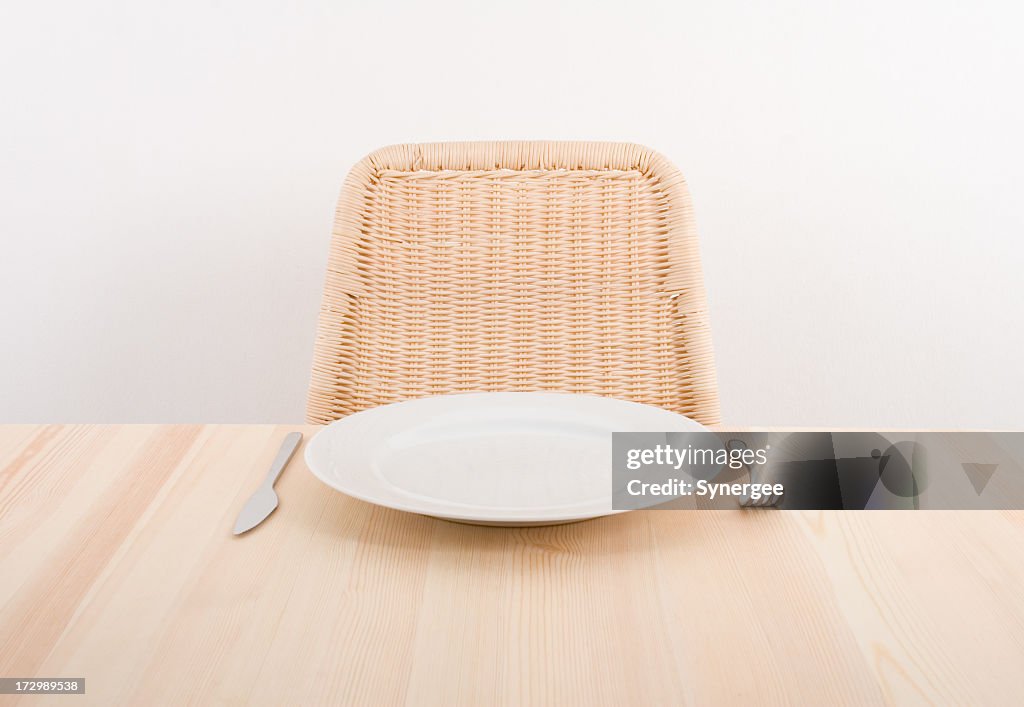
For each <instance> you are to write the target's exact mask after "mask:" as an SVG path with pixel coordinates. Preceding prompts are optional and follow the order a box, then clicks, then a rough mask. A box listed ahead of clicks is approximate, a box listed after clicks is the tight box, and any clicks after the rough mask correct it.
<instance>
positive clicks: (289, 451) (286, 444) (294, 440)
mask: <svg viewBox="0 0 1024 707" xmlns="http://www.w3.org/2000/svg"><path fill="white" fill-rule="evenodd" d="M301 441H302V433H301V432H292V433H290V434H289V435H288V436H287V437H285V438H284V441H283V442H282V443H281V449H279V450H278V452H277V456H276V457H274V463H273V464H272V465H271V466H270V471H269V472H267V478H266V479H264V481H263V485H264V486H266V487H268V488H274V484H275V483H276V482H277V477H279V476H280V475H281V472H282V471H284V468H285V466H286V465H287V464H288V460H289V459H291V458H292V455H293V454H295V450H296V449H297V448H298V446H299V442H301Z"/></svg>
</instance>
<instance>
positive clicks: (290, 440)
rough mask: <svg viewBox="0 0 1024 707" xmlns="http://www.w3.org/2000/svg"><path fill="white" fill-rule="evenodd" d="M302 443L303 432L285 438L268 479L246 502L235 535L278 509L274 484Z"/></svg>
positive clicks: (250, 527) (250, 528)
mask: <svg viewBox="0 0 1024 707" xmlns="http://www.w3.org/2000/svg"><path fill="white" fill-rule="evenodd" d="M301 441H302V433H301V432H292V433H290V434H289V435H288V436H287V437H285V438H284V441H283V442H282V443H281V448H280V449H279V450H278V452H277V456H276V457H274V463H273V464H271V465H270V471H269V472H267V477H266V478H265V479H264V480H263V483H262V484H260V487H259V488H258V489H256V492H255V493H254V494H253V495H252V496H250V497H249V500H248V501H246V502H245V505H244V506H243V507H242V512H241V513H239V514H238V520H236V521H235V528H234V531H233V532H234V534H235V535H241V534H242V533H244V532H247V531H249V530H252V529H253V528H255V527H256V526H257V525H259V524H260V523H262V522H263V521H264V520H266V518H267V516H269V515H270V514H271V513H273V512H274V509H275V508H277V504H278V499H277V492H276V491H274V483H275V482H276V481H277V478H278V477H279V476H280V475H281V472H282V471H284V468H285V466H287V465H288V460H289V459H291V458H292V455H293V454H294V453H295V450H296V449H297V448H298V446H299V442H301Z"/></svg>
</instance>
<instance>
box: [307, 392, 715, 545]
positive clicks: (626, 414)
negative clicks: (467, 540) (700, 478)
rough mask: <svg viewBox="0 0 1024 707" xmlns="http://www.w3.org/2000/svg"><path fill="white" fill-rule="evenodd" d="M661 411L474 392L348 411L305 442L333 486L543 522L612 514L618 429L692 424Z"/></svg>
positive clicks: (314, 465) (404, 506)
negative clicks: (615, 438) (614, 450)
mask: <svg viewBox="0 0 1024 707" xmlns="http://www.w3.org/2000/svg"><path fill="white" fill-rule="evenodd" d="M703 429H705V428H704V427H703V426H702V425H700V424H699V423H697V422H695V421H693V420H691V419H689V418H687V417H684V416H682V415H678V414H676V413H673V412H668V411H667V410H662V409H661V408H656V407H653V406H650V405H641V404H639V403H631V402H628V401H625V400H617V399H615V398H602V397H599V396H596V395H571V394H562V393H467V394H463V395H440V396H436V397H430V398H419V399H416V400H408V401H405V402H401V403H394V404H392V405H384V406H381V407H377V408H372V409H370V410H364V411H363V412H359V413H355V414H354V415H349V416H348V417H344V418H342V419H340V420H338V421H336V422H333V423H331V424H330V425H328V426H327V427H325V428H324V429H323V430H321V431H320V432H319V433H318V434H317V435H316V436H315V437H313V439H312V440H311V441H310V443H309V444H308V445H307V446H306V463H307V465H308V466H309V468H310V470H311V471H312V472H313V474H314V475H316V477H317V478H319V479H320V480H321V481H323V482H324V483H325V484H327V485H328V486H330V487H332V488H335V489H337V490H338V491H341V492H342V493H345V494H348V495H349V496H354V497H355V498H358V499H362V500H363V501H369V502H370V503H376V504H379V505H381V506H387V507H388V508H395V509H398V510H401V511H409V512H412V513H422V514H424V515H430V516H436V517H438V518H446V519H448V520H455V521H461V522H463V523H479V524H484V525H547V524H554V523H567V522H570V521H576V520H584V519H586V518H596V517H598V516H603V515H609V514H611V513H616V512H618V511H613V510H612V504H611V498H612V483H611V477H612V471H611V467H612V432H693V431H699V430H703Z"/></svg>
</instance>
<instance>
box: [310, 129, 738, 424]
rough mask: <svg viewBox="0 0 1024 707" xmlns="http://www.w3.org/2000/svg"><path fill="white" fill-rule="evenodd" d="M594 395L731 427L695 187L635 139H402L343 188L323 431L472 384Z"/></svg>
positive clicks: (322, 366)
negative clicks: (722, 401) (723, 417)
mask: <svg viewBox="0 0 1024 707" xmlns="http://www.w3.org/2000/svg"><path fill="white" fill-rule="evenodd" d="M517 390H526V391H540V390H544V391H562V392H574V393H596V394H599V395H605V396H610V397H616V398H623V399H626V400H634V401H637V402H641V403H648V404H651V405H657V406H660V407H663V408H666V409H668V410H673V411H676V412H679V413H682V414H684V415H688V416H690V417H692V418H694V419H696V420H698V421H700V422H702V423H705V424H714V423H717V422H718V421H719V412H718V392H717V386H716V380H715V369H714V360H713V357H712V351H711V336H710V332H709V328H708V318H707V310H706V305H705V297H704V287H703V281H702V275H701V268H700V257H699V253H698V249H697V236H696V233H695V230H694V225H693V216H692V211H691V206H690V197H689V194H688V191H687V188H686V184H685V182H684V180H683V178H682V176H681V175H680V173H679V171H678V170H677V169H676V168H675V167H673V166H672V165H671V164H670V163H669V162H668V161H667V160H666V159H665V158H663V157H662V156H661V155H659V154H657V153H655V152H652V151H651V150H649V149H647V148H644V147H640V146H638V145H631V144H624V143H585V142H476V143H436V144H422V145H395V146H392V147H386V148H383V149H381V150H378V151H376V152H374V153H373V154H371V155H370V156H369V157H367V158H366V159H364V160H363V161H362V162H360V163H359V164H358V165H356V166H355V168H354V169H353V170H352V172H351V174H350V175H349V177H348V179H347V181H346V182H345V185H344V188H343V190H342V193H341V198H340V200H339V202H338V208H337V212H336V220H335V226H334V233H333V238H332V242H331V251H330V258H329V264H328V270H327V280H326V285H325V287H324V295H323V304H322V307H321V313H320V320H319V327H318V331H317V339H316V348H315V354H314V361H313V373H312V381H311V385H310V391H309V401H308V406H307V419H308V421H309V422H311V423H326V422H329V421H331V420H335V419H337V418H339V417H342V416H344V415H347V414H349V413H353V412H357V411H359V410H363V409H365V408H369V407H373V406H376V405H382V404H385V403H391V402H396V401H399V400H405V399H408V398H415V397H421V396H426V395H436V394H442V393H458V392H469V391H517Z"/></svg>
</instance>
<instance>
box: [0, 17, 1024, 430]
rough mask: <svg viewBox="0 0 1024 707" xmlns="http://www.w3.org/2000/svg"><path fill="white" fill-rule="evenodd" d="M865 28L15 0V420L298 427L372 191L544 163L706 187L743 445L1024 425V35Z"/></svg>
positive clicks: (4, 201) (700, 210) (2, 83)
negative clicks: (518, 157)
mask: <svg viewBox="0 0 1024 707" xmlns="http://www.w3.org/2000/svg"><path fill="white" fill-rule="evenodd" d="M767 5H771V6H770V7H769V6H767ZM845 5H846V7H845V8H844V9H841V8H840V7H838V4H837V3H830V2H820V0H798V1H791V2H777V3H770V4H763V3H752V2H693V1H687V2H681V3H676V2H666V3H664V4H662V5H653V4H645V3H640V2H616V3H608V4H601V3H596V2H585V3H583V2H581V3H576V4H572V5H563V4H560V3H558V2H552V1H547V2H541V3H527V2H516V3H479V2H478V3H465V4H463V5H458V4H456V3H452V2H433V3H418V4H415V5H414V4H412V3H409V4H407V5H401V4H396V5H388V4H386V3H370V2H365V3H355V2H353V3H349V4H348V6H342V4H341V3H339V2H322V3H311V2H310V3H296V2H284V1H282V2H266V1H265V0H259V1H253V0H250V1H248V2H219V3H210V2H202V3H194V2H175V3H149V2H146V3H140V2H135V3H128V2H125V3H123V4H122V5H120V6H114V5H108V4H107V3H102V2H89V3H81V2H72V1H71V0H64V1H62V2H32V3H28V2H25V3H4V4H3V6H2V9H0V72H2V73H0V239H2V244H0V245H2V247H0V318H2V320H0V372H2V373H0V376H2V377H0V421H4V422H29V421H239V422H249V421H253V422H256V421H279V422H280V421H299V420H301V419H302V417H303V405H304V396H305V388H306V381H307V376H308V370H309V365H310V360H311V349H312V341H313V331H314V325H315V318H316V313H317V307H318V303H319V292H320V287H321V283H322V278H323V271H324V267H325V262H326V254H327V245H328V238H329V232H330V226H331V220H332V216H333V208H334V200H335V197H336V195H337V191H338V188H339V186H340V184H341V181H342V179H343V177H344V175H345V173H346V172H347V170H348V168H349V167H350V166H351V165H352V164H353V163H354V162H355V161H357V160H358V159H359V158H360V157H362V156H363V155H364V154H365V153H367V152H369V151H370V150H372V149H373V148H375V147H378V146H381V145H384V144H389V143H394V142H407V141H410V142H414V141H432V140H451V139H497V138H518V139H530V138H538V139H541V138H543V139H607V140H631V141H636V142H640V143H644V144H647V145H650V146H651V147H654V148H656V149H658V150H659V151H661V152H662V153H664V154H665V155H667V156H668V157H669V158H670V159H672V160H673V161H674V162H675V163H676V164H677V165H678V166H679V167H680V168H681V169H682V170H683V172H684V173H685V174H686V175H687V177H688V179H689V182H690V185H691V189H692V192H693V197H694V200H695V204H696V208H697V217H698V226H699V228H700V233H701V237H702V240H703V252H704V257H705V271H706V279H707V284H708V288H709V292H710V298H711V308H712V324H713V327H714V338H715V345H716V350H717V354H718V362H719V375H720V382H721V391H722V403H723V411H724V415H725V418H726V420H727V421H730V422H734V423H740V424H743V423H746V424H812V425H862V426H942V427H961V426H962V427H995V428H1003V427H1009V428H1024V405H1022V393H1024V373H1022V368H1024V367H1022V365H1021V363H1020V360H1021V358H1022V356H1024V322H1022V319H1024V316H1022V315H1024V311H1022V310H1024V294H1022V293H1021V289H1020V288H1021V285H1020V283H1021V276H1022V273H1024V239H1022V235H1024V228H1022V226H1024V209H1022V207H1021V197H1022V194H1024V137H1022V127H1021V126H1022V125H1024V99H1022V91H1021V83H1022V77H1024V43H1022V42H1021V38H1020V28H1021V26H1022V20H1024V13H1022V11H1021V10H1020V9H1019V8H1018V7H1016V6H1015V5H1016V4H1015V3H1013V2H1009V1H1008V2H1002V3H994V2H980V3H978V2H975V3H962V2H925V1H924V0H915V1H913V2H896V3H893V2H873V1H872V2H855V3H854V2H851V3H846V4H845Z"/></svg>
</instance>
